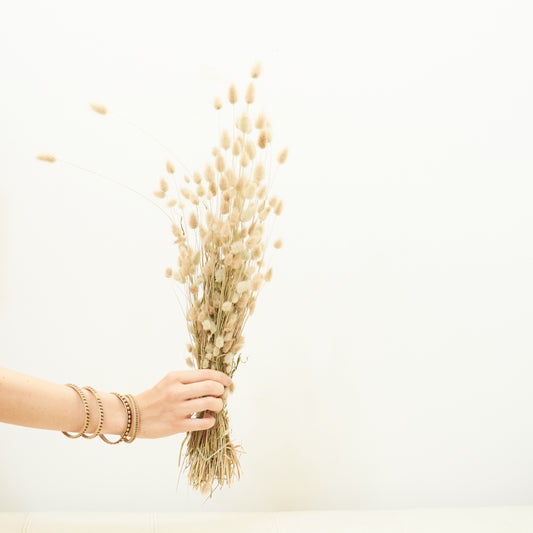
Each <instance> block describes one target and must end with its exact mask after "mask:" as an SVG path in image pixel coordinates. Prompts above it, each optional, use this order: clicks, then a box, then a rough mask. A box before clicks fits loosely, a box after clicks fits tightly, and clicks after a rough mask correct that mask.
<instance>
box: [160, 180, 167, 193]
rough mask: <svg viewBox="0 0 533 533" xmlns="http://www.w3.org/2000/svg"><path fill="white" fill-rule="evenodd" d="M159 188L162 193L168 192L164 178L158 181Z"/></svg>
mask: <svg viewBox="0 0 533 533" xmlns="http://www.w3.org/2000/svg"><path fill="white" fill-rule="evenodd" d="M159 188H160V189H161V190H162V191H163V192H167V191H168V183H167V182H166V180H165V178H161V179H160V180H159Z"/></svg>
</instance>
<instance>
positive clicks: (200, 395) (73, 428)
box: [0, 367, 232, 438]
mask: <svg viewBox="0 0 533 533" xmlns="http://www.w3.org/2000/svg"><path fill="white" fill-rule="evenodd" d="M231 383H232V382H231V379H230V378H229V376H227V375H226V374H224V373H223V372H218V371H216V370H207V369H206V370H188V371H187V370H186V371H182V372H179V371H178V372H170V373H169V374H167V375H166V376H165V377H164V378H163V379H162V380H161V381H160V382H159V383H157V384H156V385H155V386H154V387H152V388H151V389H148V390H146V391H144V392H143V393H140V394H139V395H136V396H135V400H136V401H137V404H138V407H139V411H140V418H141V425H140V429H139V433H138V434H137V437H138V438H158V437H165V436H169V435H173V434H175V433H180V432H185V431H197V430H201V429H209V428H210V427H212V426H213V422H212V417H210V416H206V417H205V418H204V419H192V418H191V415H192V413H194V412H200V411H204V410H210V411H214V412H218V411H220V410H221V409H222V408H223V401H222V399H221V398H219V396H221V395H222V394H223V393H224V386H229V385H230V384H231ZM98 395H99V396H100V398H101V399H102V403H103V407H104V425H103V428H102V433H104V434H112V435H121V434H122V432H123V431H124V428H125V427H126V410H125V408H124V405H123V404H122V402H121V400H120V399H119V398H117V397H116V396H115V395H114V394H111V393H108V392H101V391H98ZM86 396H87V401H88V402H89V409H90V412H91V417H90V423H89V427H88V429H87V432H86V433H88V434H92V433H94V432H95V431H96V428H97V425H98V405H97V402H96V399H95V397H94V396H93V395H92V394H91V393H87V394H86ZM84 420H85V411H84V408H83V404H82V402H81V400H80V397H79V395H78V393H77V392H76V391H75V390H73V389H72V388H70V387H68V386H66V385H59V384H57V383H52V382H50V381H46V380H43V379H40V378H36V377H33V376H28V375H25V374H21V373H19V372H15V371H13V370H10V369H7V368H2V367H0V422H5V423H8V424H16V425H19V426H26V427H33V428H39V429H51V430H57V431H69V432H78V431H80V429H81V428H82V427H83V424H84Z"/></svg>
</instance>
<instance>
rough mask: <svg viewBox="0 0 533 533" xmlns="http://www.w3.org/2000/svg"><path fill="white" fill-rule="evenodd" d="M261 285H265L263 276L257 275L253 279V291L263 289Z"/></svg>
mask: <svg viewBox="0 0 533 533" xmlns="http://www.w3.org/2000/svg"><path fill="white" fill-rule="evenodd" d="M261 283H263V276H262V275H261V274H256V275H255V276H254V278H253V279H252V283H251V287H252V290H253V291H257V290H259V288H260V287H261Z"/></svg>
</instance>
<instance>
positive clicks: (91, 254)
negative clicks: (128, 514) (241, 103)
mask: <svg viewBox="0 0 533 533" xmlns="http://www.w3.org/2000/svg"><path fill="white" fill-rule="evenodd" d="M1 11H2V13H1V16H0V21H1V22H0V30H1V31H0V56H1V65H2V67H1V76H2V78H1V86H0V91H1V95H2V97H1V114H2V115H1V127H0V220H1V226H0V235H1V245H0V250H1V258H2V260H1V264H0V266H1V270H0V276H1V277H0V291H1V292H0V295H1V299H0V366H5V367H8V368H11V369H14V370H17V371H19V372H23V373H27V374H30V375H34V376H37V377H40V378H43V379H47V380H50V381H53V382H56V383H62V384H64V383H68V382H72V383H77V384H79V385H85V384H91V385H93V386H95V387H96V388H98V389H100V390H107V391H113V390H116V391H121V392H132V393H134V394H137V393H140V392H142V391H144V390H145V389H147V388H149V387H151V386H153V385H154V384H155V383H156V382H157V381H159V380H160V379H161V378H162V377H163V376H164V375H165V374H166V373H167V372H169V371H171V370H179V369H182V370H185V369H186V368H187V367H186V365H185V361H184V345H185V343H186V342H187V336H186V330H185V326H184V322H183V319H182V317H181V316H180V313H179V307H178V305H177V301H176V298H175V295H174V293H173V291H172V288H171V285H170V283H169V280H167V279H166V278H165V277H164V275H163V272H164V270H165V268H166V267H167V266H170V265H171V264H172V263H173V261H175V258H176V255H175V249H174V247H173V245H172V239H171V234H170V230H169V227H168V224H167V220H166V219H165V218H164V217H163V216H162V214H161V213H160V212H159V211H158V209H156V208H155V207H154V206H153V205H151V204H149V203H148V202H146V201H145V200H143V199H142V198H140V197H139V196H137V195H136V194H134V193H131V192H130V191H128V190H126V189H123V188H121V187H118V186H116V185H114V184H112V183H109V182H106V181H104V180H102V179H100V178H98V177H96V176H94V175H91V174H87V173H85V172H83V171H80V170H77V169H76V168H73V167H69V166H67V165H64V164H63V165H62V164H57V165H48V164H46V163H42V162H39V161H36V160H35V154H36V153H39V152H43V151H44V152H45V151H50V152H54V153H56V154H57V155H58V156H60V157H63V158H65V159H68V160H70V161H72V162H75V163H76V164H79V165H81V166H84V167H86V168H89V169H92V170H94V171H97V172H102V173H104V174H107V175H110V176H113V177H114V178H115V179H118V180H120V181H121V182H123V183H127V184H128V185H130V186H131V187H134V188H135V189H137V190H139V191H140V192H143V193H144V194H150V193H151V191H152V190H153V189H154V187H155V186H156V184H157V182H158V178H159V176H160V175H162V172H163V170H164V162H165V160H166V153H165V151H164V150H163V149H161V147H160V146H158V145H157V144H155V143H154V142H152V141H151V139H150V138H149V137H146V136H143V135H142V134H141V133H139V131H138V130H136V129H134V128H132V127H130V126H129V125H128V124H127V123H126V122H124V121H121V120H119V119H114V118H113V117H112V116H111V115H109V116H107V117H101V116H99V115H96V114H95V113H93V112H91V111H90V110H89V108H88V102H89V101H98V102H103V103H105V104H106V105H107V106H108V107H109V108H110V109H111V110H113V111H115V112H116V113H117V114H119V115H122V116H124V117H127V118H128V119H129V120H131V121H133V122H135V123H137V124H139V125H140V126H142V127H143V128H145V129H146V130H148V131H150V132H151V133H152V134H154V135H155V136H156V137H158V138H159V139H160V140H161V141H162V142H163V143H164V144H167V145H169V146H170V147H171V148H172V149H173V151H175V152H176V153H178V154H179V155H180V156H181V158H182V159H183V160H184V161H186V163H187V164H188V165H190V166H191V167H200V168H201V167H203V165H204V163H205V159H206V157H207V156H208V152H209V150H210V148H211V146H212V145H213V143H215V142H216V140H217V135H218V134H217V131H218V124H217V117H216V115H215V112H214V110H213V109H212V107H211V102H212V98H213V97H214V96H216V95H223V96H224V95H225V92H226V87H227V86H228V84H229V83H230V82H232V81H235V82H237V83H238V84H239V87H240V88H241V94H242V87H243V86H244V84H245V83H246V80H247V76H248V73H249V69H250V67H251V65H252V64H253V62H254V61H255V60H256V59H260V60H262V62H263V74H262V76H261V78H260V79H259V83H258V85H257V101H258V102H259V106H260V107H261V106H264V108H265V109H266V111H267V112H268V114H269V116H270V117H271V120H272V123H273V127H274V146H275V147H276V149H279V148H281V147H283V146H284V145H285V144H287V145H288V146H290V153H289V159H288V161H287V163H286V166H284V167H283V168H282V170H281V172H280V173H279V175H278V178H277V181H276V191H277V193H278V194H280V195H281V196H282V197H283V198H284V202H285V212H284V214H283V216H282V217H281V218H280V219H279V220H278V221H277V223H276V227H275V234H276V235H279V236H282V237H283V238H284V241H285V245H284V248H283V249H282V250H281V251H280V253H279V254H278V255H277V256H275V257H274V258H273V264H274V269H275V275H274V279H273V282H272V283H271V284H270V285H268V286H267V287H266V288H265V289H264V290H263V292H262V293H261V295H260V299H259V301H258V305H257V311H256V314H255V315H254V316H253V317H252V318H251V319H250V321H249V322H248V325H247V328H246V336H247V346H246V355H248V356H249V360H248V362H247V363H246V364H245V365H243V366H241V367H240V368H239V370H238V372H237V374H236V376H235V381H236V392H235V394H234V396H233V397H231V399H230V401H229V409H230V421H231V425H232V438H233V439H234V440H235V442H237V443H240V444H242V446H243V447H244V449H245V450H246V452H247V453H246V455H243V456H242V466H243V475H242V477H241V480H240V481H237V482H236V483H235V484H234V485H232V487H231V488H230V489H224V490H223V491H217V492H216V493H215V496H214V498H213V500H211V501H208V502H207V503H205V504H204V503H203V502H204V497H203V496H200V495H198V494H196V493H195V492H194V491H192V490H189V489H188V488H187V485H186V481H185V476H184V475H183V476H182V479H181V481H180V485H179V487H178V490H177V492H176V481H177V477H178V472H179V469H178V465H177V461H178V449H179V445H180V444H181V441H182V438H183V437H184V435H183V434H181V435H175V436H173V437H169V438H165V439H159V440H137V441H136V442H135V443H134V444H133V445H131V446H124V445H119V446H109V445H107V444H105V443H103V442H102V441H101V440H99V439H97V440H96V441H95V440H91V441H87V440H84V439H77V440H70V439H67V438H66V437H65V436H63V435H62V434H61V433H60V432H55V431H43V430H36V429H29V428H24V427H17V426H9V425H6V424H0V511H29V510H33V511H58V510H64V511H70V510H84V511H91V510H99V511H115V510H116V511H183V510H209V511H237V510H246V511H262V510H265V511H269V510H272V511H274V510H310V509H323V510H336V509H365V508H400V507H416V506H421V507H424V506H444V505H459V506H463V505H496V504H501V505H503V504H508V505H513V504H531V503H533V481H532V480H533V467H532V465H533V430H532V424H531V412H532V400H533V394H532V387H531V373H532V370H533V366H532V361H531V355H532V350H533V341H532V336H531V322H532V320H533V310H532V303H531V302H532V301H533V282H532V279H533V278H532V272H533V246H532V238H531V235H532V229H533V215H532V209H531V205H532V193H533V187H532V176H533V162H532V159H531V153H532V152H531V150H532V146H533V129H532V124H533V104H532V102H533V99H532V94H533V76H532V70H531V50H532V49H533V34H532V33H531V31H530V30H531V15H532V14H533V13H532V12H531V6H530V5H529V3H528V2H525V1H522V2H520V1H509V0H506V1H503V0H499V1H491V2H482V1H480V0H479V1H476V0H460V1H458V0H452V1H449V2H423V1H414V0H407V1H405V2H392V1H382V0H379V1H376V2H353V3H348V2H338V1H330V2H327V3H318V2H308V3H303V2H290V1H283V2H280V1H277V0H276V1H273V2H261V3H259V2H234V1H231V0H228V1H226V2H187V3H185V2H162V1H154V2H143V3H138V2H102V1H100V0H97V1H95V2H91V3H84V4H81V3H76V2H67V1H57V0H51V1H48V2H37V1H29V2H24V3H22V2H21V3H14V2H11V3H9V4H4V5H3V6H2V8H1Z"/></svg>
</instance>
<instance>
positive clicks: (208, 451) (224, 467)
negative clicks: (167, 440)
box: [178, 408, 246, 497]
mask: <svg viewBox="0 0 533 533" xmlns="http://www.w3.org/2000/svg"><path fill="white" fill-rule="evenodd" d="M209 412H210V414H211V415H212V416H214V418H215V425H214V426H213V427H212V428H210V429H207V430H203V431H190V432H188V433H187V436H186V437H185V439H184V440H183V442H182V444H181V448H180V455H179V460H178V465H179V464H180V462H181V452H182V449H183V446H184V445H185V443H186V442H187V441H188V445H187V451H186V453H185V458H184V461H185V463H184V465H185V468H187V469H188V479H189V484H190V485H191V486H192V487H193V488H194V489H200V491H201V492H202V493H203V494H206V493H207V492H209V497H211V496H212V494H213V491H214V489H215V488H216V487H214V483H215V481H216V482H217V483H218V485H217V486H218V487H220V488H222V486H223V485H224V483H226V484H227V485H228V486H229V485H231V482H232V481H233V479H234V477H237V478H238V479H240V474H241V473H240V462H239V456H238V454H239V453H246V452H244V450H243V449H242V446H240V445H234V444H233V443H232V442H231V441H230V438H229V433H230V429H229V419H228V412H227V409H226V408H224V409H223V410H222V411H220V412H219V413H215V412H211V411H209ZM204 414H205V411H204V412H202V413H199V414H198V418H203V417H204ZM239 448H241V449H239Z"/></svg>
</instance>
